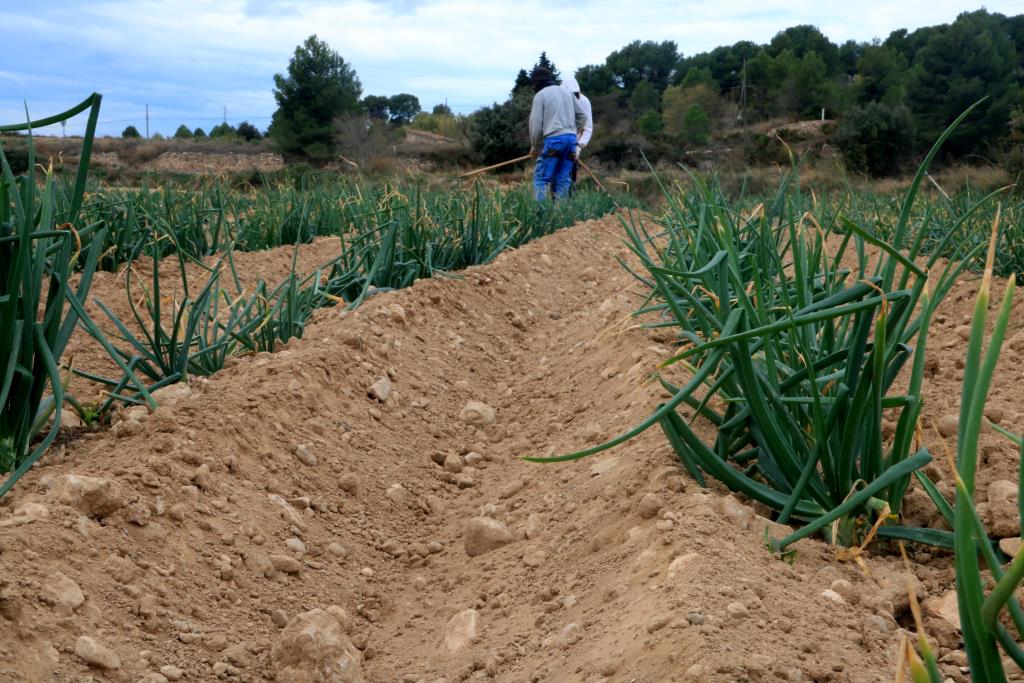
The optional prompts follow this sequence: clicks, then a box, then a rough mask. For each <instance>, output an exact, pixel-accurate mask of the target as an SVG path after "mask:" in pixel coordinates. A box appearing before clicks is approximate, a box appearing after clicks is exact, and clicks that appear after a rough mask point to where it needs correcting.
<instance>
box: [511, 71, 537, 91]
mask: <svg viewBox="0 0 1024 683" xmlns="http://www.w3.org/2000/svg"><path fill="white" fill-rule="evenodd" d="M524 88H526V89H527V90H532V89H533V81H531V80H530V74H528V73H526V69H520V70H519V73H517V74H516V82H515V85H513V86H512V95H511V97H514V96H515V94H516V93H517V92H519V91H520V90H522V89H524Z"/></svg>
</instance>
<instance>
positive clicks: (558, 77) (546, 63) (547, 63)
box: [533, 52, 562, 83]
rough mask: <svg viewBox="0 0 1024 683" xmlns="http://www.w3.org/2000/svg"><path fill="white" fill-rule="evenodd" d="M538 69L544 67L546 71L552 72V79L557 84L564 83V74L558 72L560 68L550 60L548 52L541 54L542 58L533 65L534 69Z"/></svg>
mask: <svg viewBox="0 0 1024 683" xmlns="http://www.w3.org/2000/svg"><path fill="white" fill-rule="evenodd" d="M537 67H544V68H545V69H547V70H548V71H550V72H551V78H552V79H553V80H554V81H555V83H561V82H562V73H561V72H560V71H559V70H558V67H556V66H555V63H554V62H552V61H551V60H550V59H548V53H547V52H541V53H540V57H539V58H538V59H537V63H536V64H534V65H533V68H534V69H536V68H537Z"/></svg>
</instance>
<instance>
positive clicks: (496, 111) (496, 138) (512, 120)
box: [467, 91, 533, 164]
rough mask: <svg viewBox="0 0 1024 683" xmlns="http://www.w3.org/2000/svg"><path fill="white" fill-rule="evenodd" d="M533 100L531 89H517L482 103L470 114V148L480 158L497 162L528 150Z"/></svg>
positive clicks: (512, 157) (487, 162)
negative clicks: (492, 102) (506, 97)
mask: <svg viewBox="0 0 1024 683" xmlns="http://www.w3.org/2000/svg"><path fill="white" fill-rule="evenodd" d="M532 103H533V95H532V93H530V92H528V91H520V92H517V93H516V94H515V95H514V96H513V97H512V98H511V99H509V100H508V101H506V102H503V103H501V104H495V105H493V106H490V107H484V108H483V109H480V110H478V111H476V112H475V113H474V114H473V115H472V116H471V117H470V121H469V129H468V131H467V134H468V136H469V142H470V148H471V149H472V151H473V153H474V155H475V156H476V157H477V159H478V160H479V161H480V162H482V163H485V164H496V163H498V162H500V161H507V160H509V159H514V158H515V157H518V156H522V155H524V154H526V153H527V152H528V151H529V149H530V139H529V133H528V123H529V118H530V106H531V104H532Z"/></svg>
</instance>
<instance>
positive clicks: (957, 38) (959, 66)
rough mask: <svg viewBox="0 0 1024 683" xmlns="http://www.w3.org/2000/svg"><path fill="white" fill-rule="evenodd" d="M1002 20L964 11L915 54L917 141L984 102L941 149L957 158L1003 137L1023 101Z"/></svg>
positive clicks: (910, 96) (910, 97)
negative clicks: (1016, 109) (1008, 123)
mask: <svg viewBox="0 0 1024 683" xmlns="http://www.w3.org/2000/svg"><path fill="white" fill-rule="evenodd" d="M1004 20H1005V17H1003V16H1002V15H999V14H989V13H988V12H986V11H985V10H978V11H977V12H965V13H963V14H961V15H960V16H958V17H957V18H956V21H954V22H953V23H952V24H950V25H949V26H944V27H941V30H936V31H933V32H932V34H931V35H930V37H929V38H928V42H927V43H926V44H925V45H924V47H922V48H921V49H920V50H918V51H917V53H916V55H915V56H914V60H913V67H912V69H911V73H910V78H909V82H908V84H907V104H908V105H909V106H910V109H911V111H913V112H914V115H915V118H916V119H917V124H918V130H919V132H920V134H921V142H922V143H927V142H928V141H931V140H934V139H935V138H937V137H938V136H939V135H940V134H941V133H942V131H943V129H945V127H946V126H948V125H949V123H950V122H952V121H953V119H955V118H956V117H957V116H959V115H960V114H961V113H962V112H963V111H964V110H965V109H967V108H968V107H969V106H971V105H972V104H974V103H975V102H977V101H978V100H980V99H981V98H982V97H986V96H987V97H988V99H987V100H986V101H984V102H982V103H981V105H980V106H979V107H978V108H977V109H975V110H974V112H973V113H972V114H971V116H970V117H968V118H967V119H966V120H965V121H964V122H963V123H961V124H960V126H959V127H958V128H957V129H956V130H955V131H954V132H953V134H952V135H951V136H950V138H949V140H948V141H947V143H946V146H945V148H944V150H945V151H946V152H947V153H949V154H953V155H956V156H959V155H963V154H967V153H969V152H972V151H974V150H975V149H976V148H977V146H978V145H979V144H980V143H981V142H982V141H984V140H994V139H996V138H998V137H999V136H1000V135H1004V134H1005V133H1006V130H1007V126H1006V124H1007V121H1009V120H1010V111H1011V110H1012V109H1013V107H1014V106H1015V105H1016V104H1020V103H1021V102H1022V101H1024V100H1022V94H1021V83H1020V78H1019V76H1018V75H1017V70H1018V68H1019V67H1018V59H1017V49H1016V47H1015V46H1014V44H1013V43H1012V42H1011V40H1010V36H1009V33H1008V32H1007V29H1006V26H1005V25H1004Z"/></svg>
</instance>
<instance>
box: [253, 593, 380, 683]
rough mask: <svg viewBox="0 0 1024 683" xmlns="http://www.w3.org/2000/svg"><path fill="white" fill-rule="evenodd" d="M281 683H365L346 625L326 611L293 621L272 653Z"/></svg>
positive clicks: (315, 610) (271, 656) (283, 632)
mask: <svg viewBox="0 0 1024 683" xmlns="http://www.w3.org/2000/svg"><path fill="white" fill-rule="evenodd" d="M270 658H271V661H272V663H273V667H274V672H275V674H276V676H277V677H276V680H277V681H278V682H279V683H315V682H319V681H336V682H337V683H363V680H364V679H363V674H362V669H361V659H362V657H361V655H360V654H359V651H358V650H357V649H356V647H355V645H353V644H352V641H350V640H349V639H348V636H346V635H345V632H344V630H343V628H342V624H341V623H339V622H338V620H337V619H336V618H335V617H334V615H332V614H330V613H328V612H325V611H324V610H322V609H312V610H310V611H308V612H303V613H302V614H300V615H298V616H296V617H295V618H294V619H292V620H291V621H290V622H289V623H288V625H287V626H285V629H284V631H282V632H281V635H280V637H279V638H278V639H277V642H276V643H274V647H273V648H272V649H271V652H270Z"/></svg>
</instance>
